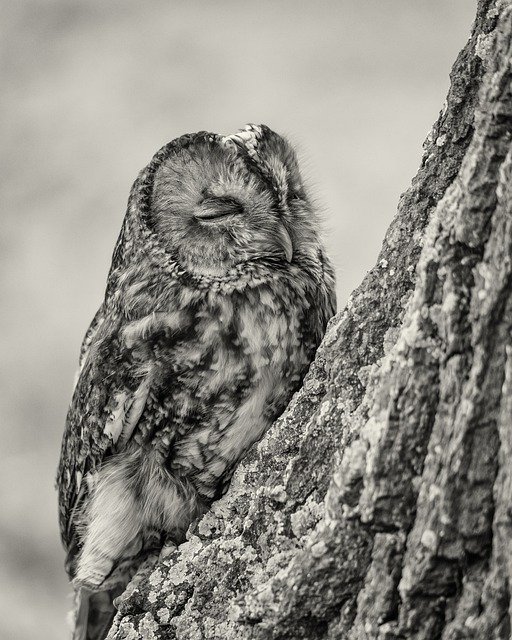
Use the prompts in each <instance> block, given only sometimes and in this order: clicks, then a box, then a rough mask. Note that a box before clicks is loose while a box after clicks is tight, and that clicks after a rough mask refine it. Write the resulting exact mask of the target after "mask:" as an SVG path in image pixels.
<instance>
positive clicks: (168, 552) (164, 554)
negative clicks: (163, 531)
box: [158, 539, 178, 562]
mask: <svg viewBox="0 0 512 640" xmlns="http://www.w3.org/2000/svg"><path fill="white" fill-rule="evenodd" d="M177 548H178V545H177V544H176V543H175V542H173V541H172V540H169V539H168V540H166V541H165V543H164V546H163V547H162V550H161V551H160V555H159V556H158V561H159V562H163V561H164V560H167V558H170V557H171V556H172V554H173V553H174V552H175V551H176V549H177Z"/></svg>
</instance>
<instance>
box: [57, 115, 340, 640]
mask: <svg viewBox="0 0 512 640" xmlns="http://www.w3.org/2000/svg"><path fill="white" fill-rule="evenodd" d="M334 312H335V293H334V275H333V269H332V266H331V264H330V262H329V260H328V258H327V257H326V255H325V251H324V248H323V246H322V243H321V241H320V238H319V222H318V218H317V214H316V212H315V207H314V206H313V204H312V202H311V200H310V198H309V196H308V193H307V191H306V189H305V187H304V184H303V180H302V177H301V174H300V172H299V167H298V162H297V157H296V154H295V152H294V150H293V148H292V147H291V145H290V144H289V143H288V142H287V141H286V140H285V139H284V138H283V137H281V136H280V135H278V134H276V133H275V132H273V131H272V130H271V129H269V128H268V127H266V126H264V125H261V126H255V125H249V126H247V127H245V128H244V129H242V130H240V131H239V132H238V133H236V134H233V135H228V136H221V135H217V134H213V133H206V132H200V133H195V134H188V135H184V136H182V137H180V138H177V139H176V140H173V141H172V142H170V143H169V144H167V145H165V146H164V147H163V148H162V149H160V151H158V152H157V153H156V154H155V156H154V157H153V159H152V160H151V162H150V163H149V165H148V166H147V167H146V168H145V169H144V170H143V171H142V172H141V173H140V174H139V176H138V177H137V179H136V181H135V183H134V185H133V187H132V190H131V194H130V197H129V202H128V209H127V213H126V216H125V219H124V222H123V226H122V229H121V233H120V235H119V238H118V241H117V244H116V247H115V250H114V254H113V259H112V266H111V268H110V272H109V275H108V280H107V287H106V293H105V298H104V301H103V303H102V305H101V307H100V309H99V310H98V312H97V313H96V315H95V317H94V319H93V321H92V323H91V325H90V327H89V329H88V331H87V333H86V335H85V338H84V341H83V344H82V348H81V353H80V365H79V372H78V375H77V381H76V385H75V389H74V392H73V397H72V401H71V406H70V409H69V412H68V415H67V421H66V428H65V433H64V438H63V443H62V452H61V458H60V465H59V470H58V476H57V485H58V491H59V513H60V527H61V535H62V540H63V543H64V547H65V550H66V554H67V555H66V568H67V571H68V573H69V576H70V578H71V579H72V581H73V585H74V588H75V591H76V593H77V614H76V627H75V636H74V637H75V638H81V639H82V638H83V639H85V638H95V639H99V638H103V637H104V636H105V634H106V632H107V629H108V627H109V625H110V622H111V619H112V616H113V611H114V608H113V606H112V600H113V598H115V597H116V595H119V593H121V592H122V591H123V590H124V588H125V586H126V584H127V582H128V580H129V579H130V578H131V576H132V575H133V574H134V572H135V571H136V569H137V567H138V565H139V564H140V563H141V562H142V561H143V560H144V559H145V558H146V557H147V556H148V555H149V554H150V553H154V552H155V550H158V549H160V548H161V547H162V545H164V543H165V542H166V541H167V543H169V541H173V542H174V543H176V544H179V543H180V542H182V541H183V540H184V537H185V533H186V531H187V529H188V527H189V526H190V525H191V523H193V522H194V520H196V519H197V518H198V517H199V516H200V515H201V514H202V513H203V512H204V511H205V510H206V509H207V508H208V506H209V505H210V504H211V502H212V501H213V500H214V499H216V498H217V497H219V496H220V495H221V494H222V492H223V491H224V489H225V488H226V486H227V483H228V482H229V479H230V476H231V474H232V472H233V469H234V467H235V465H236V463H237V462H238V461H239V460H240V458H241V456H243V454H244V453H245V452H246V451H247V449H248V448H249V447H250V446H251V445H252V444H253V443H254V442H255V441H256V440H258V439H259V438H261V437H262V435H263V434H264V432H265V430H266V429H267V428H268V427H269V426H270V425H271V424H272V422H273V421H274V420H275V419H276V418H277V417H278V416H279V414H280V413H281V412H282V411H283V410H284V408H285V407H286V405H287V403H288V402H289V400H290V398H291V396H292V394H293V393H294V391H296V390H297V389H298V387H299V386H300V384H301V381H302V379H303V377H304V375H305V373H306V371H307V369H308V366H309V364H310V362H311V360H312V359H313V356H314V353H315V350H316V348H317V346H318V345H319V343H320V341H321V339H322V336H323V334H324V331H325V328H326V324H327V321H328V320H329V318H330V317H331V316H332V315H333V314H334Z"/></svg>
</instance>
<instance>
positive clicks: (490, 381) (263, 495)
mask: <svg viewBox="0 0 512 640" xmlns="http://www.w3.org/2000/svg"><path fill="white" fill-rule="evenodd" d="M451 80H452V83H451V88H450V91H449V94H448V97H447V101H446V105H445V107H444V108H443V110H442V112H441V114H440V116H439V119H438V120H437V122H436V123H435V125H434V126H433V129H432V131H431V133H430V135H429V137H428V139H427V141H426V143H425V149H424V156H423V159H422V163H421V167H420V169H419V171H418V174H417V176H416V177H415V178H414V180H413V182H412V186H411V187H410V189H409V190H408V191H407V192H406V193H405V194H404V195H403V196H402V198H401V199H400V203H399V207H398V212H397V215H396V217H395V219H394V220H393V222H392V224H391V226H390V228H389V230H388V232H387V234H386V238H385V240H384V244H383V248H382V251H381V254H380V256H379V259H378V262H377V265H376V266H375V267H374V268H373V269H372V271H371V272H370V273H369V274H368V275H367V277H366V278H365V280H364V281H363V283H362V284H361V286H360V287H359V288H358V289H357V290H356V291H355V292H354V293H353V294H352V296H351V298H350V300H349V302H348V304H347V306H346V308H345V309H344V310H343V311H342V312H341V313H339V314H338V315H337V316H336V317H335V318H334V319H333V320H332V321H331V323H330V324H329V327H328V330H327V333H326V336H325V339H324V341H323V343H322V345H321V346H320V348H319V350H318V353H317V356H316V359H315V361H314V363H313V364H312V366H311V369H310V372H309V374H308V375H307V377H306V379H305V381H304V385H303V388H302V389H301V390H300V391H299V392H298V393H297V394H296V395H295V397H294V398H293V400H292V402H291V404H290V405H289V407H288V409H287V410H286V412H285V413H284V415H283V416H282V417H281V418H280V419H279V420H278V421H277V422H276V423H275V424H274V425H273V427H272V428H271V429H270V430H269V432H268V433H267V434H266V436H265V437H264V438H263V440H262V441H261V442H259V443H258V444H257V445H255V446H254V447H253V449H252V450H251V451H250V452H249V454H248V455H247V456H246V458H245V459H244V460H243V461H242V463H241V464H240V465H239V468H238V469H237V471H236V472H235V475H234V477H233V481H232V484H231V487H230V489H229V491H228V493H227V494H226V495H225V496H224V497H223V498H222V499H221V500H219V501H218V502H216V503H215V504H214V505H213V507H212V509H211V510H210V511H209V512H208V513H207V514H206V515H205V516H204V517H203V518H202V520H201V521H200V522H199V523H198V524H197V526H196V527H195V529H194V530H193V531H191V532H189V538H188V541H187V542H186V543H185V544H183V545H181V546H180V547H179V548H178V549H177V550H176V551H175V552H174V553H173V555H172V556H171V557H170V558H168V559H167V560H166V561H164V562H162V563H160V564H157V565H155V566H153V565H149V566H147V567H145V568H143V569H142V570H141V571H140V572H139V574H138V576H137V577H136V581H135V582H134V583H133V584H132V585H131V586H130V588H129V589H128V590H127V592H126V593H125V594H124V596H123V597H122V598H121V599H120V602H119V613H118V615H117V616H116V619H115V621H114V625H113V627H112V630H111V632H110V634H109V639H110V640H131V639H134V640H138V639H140V638H145V639H146V638H162V639H164V638H165V639H172V638H176V639H179V640H200V639H203V638H205V639H219V640H220V639H229V638H233V639H234V638H236V639H244V638H246V639H255V640H256V639H264V638H290V639H292V638H297V639H298V638H308V639H314V638H325V639H329V638H332V639H334V638H350V639H354V640H356V639H357V640H359V639H363V638H365V639H366V638H379V639H382V640H391V639H393V638H396V639H398V638H400V639H403V638H425V639H427V638H429V639H435V638H440V639H441V638H442V639H443V640H448V639H449V640H455V639H462V638H482V640H483V639H484V638H485V639H488V638H500V639H501V638H503V639H504V638H508V637H509V635H510V616H511V611H510V580H511V577H512V562H511V558H512V554H511V551H512V516H511V511H510V507H509V505H510V504H511V498H512V472H511V469H512V436H511V433H512V429H511V426H512V345H511V335H512V295H511V292H512V286H511V285H512V146H511V141H512V93H511V92H512V89H511V87H512V83H511V81H512V7H511V4H510V2H509V1H501V0H481V1H480V2H479V4H478V8H477V15H476V19H475V23H474V25H473V29H472V33H471V37H470V39H469V41H468V43H467V44H466V46H465V47H464V49H463V50H462V51H461V53H460V54H459V56H458V58H457V60H456V62H455V64H454V67H453V69H452V73H451Z"/></svg>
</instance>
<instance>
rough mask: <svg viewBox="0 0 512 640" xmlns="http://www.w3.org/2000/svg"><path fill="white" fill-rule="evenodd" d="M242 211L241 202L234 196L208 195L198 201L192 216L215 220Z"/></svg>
mask: <svg viewBox="0 0 512 640" xmlns="http://www.w3.org/2000/svg"><path fill="white" fill-rule="evenodd" d="M243 211H244V207H243V205H242V203H241V202H239V201H238V200H235V198H230V197H219V198H217V197H211V196H210V197H207V198H204V199H203V200H201V201H200V202H199V203H198V208H197V209H196V211H195V212H194V217H195V218H198V219H199V220H217V219H218V218H225V217H226V216H233V215H239V214H241V213H243Z"/></svg>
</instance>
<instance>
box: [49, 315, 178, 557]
mask: <svg viewBox="0 0 512 640" xmlns="http://www.w3.org/2000/svg"><path fill="white" fill-rule="evenodd" d="M169 318H172V319H173V321H175V322H176V321H178V320H179V318H176V317H175V316H173V314H172V313H171V314H158V313H156V314H155V313H153V314H151V315H149V316H146V317H144V318H141V319H139V320H136V321H134V322H129V323H127V322H126V321H125V320H124V319H123V316H122V314H120V313H119V314H115V313H111V314H106V313H104V312H103V310H102V309H100V311H99V312H98V313H97V314H96V316H95V318H94V320H93V323H92V324H91V327H90V328H89V330H88V332H87V334H86V337H85V339H84V342H83V345H82V350H81V358H80V360H81V365H80V371H79V375H78V380H77V383H76V386H75V390H74V393H73V398H72V401H71V405H70V408H69V411H68V415H67V419H66V428H65V432H64V438H63V442H62V451H61V458H60V464H59V469H58V473H57V485H58V488H59V516H60V528H61V536H62V540H63V542H64V545H65V547H66V549H67V550H68V556H71V559H72V556H74V553H73V550H72V548H73V547H74V546H75V545H76V535H75V533H76V527H77V523H78V524H79V522H78V521H79V519H80V514H81V513H82V505H83V504H84V501H85V500H86V498H87V495H88V494H89V493H90V490H91V488H92V487H93V486H94V481H95V473H96V472H97V470H98V469H99V467H100V465H101V464H102V463H103V462H104V461H105V460H106V459H107V458H108V457H109V456H110V455H112V454H113V453H116V454H117V453H120V452H122V451H123V450H125V449H126V446H127V444H128V443H129V442H130V440H131V439H132V436H133V434H134V432H135V431H136V429H137V425H138V423H139V420H140V417H141V415H142V413H143V411H144V409H145V407H146V403H147V400H148V396H149V394H150V391H151V387H152V374H153V371H154V368H155V355H154V350H153V349H152V339H153V338H154V336H155V335H156V334H158V335H160V338H161V337H162V335H165V337H166V341H165V342H166V348H168V349H170V348H172V332H169V331H168V326H169V323H170V320H169Z"/></svg>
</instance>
